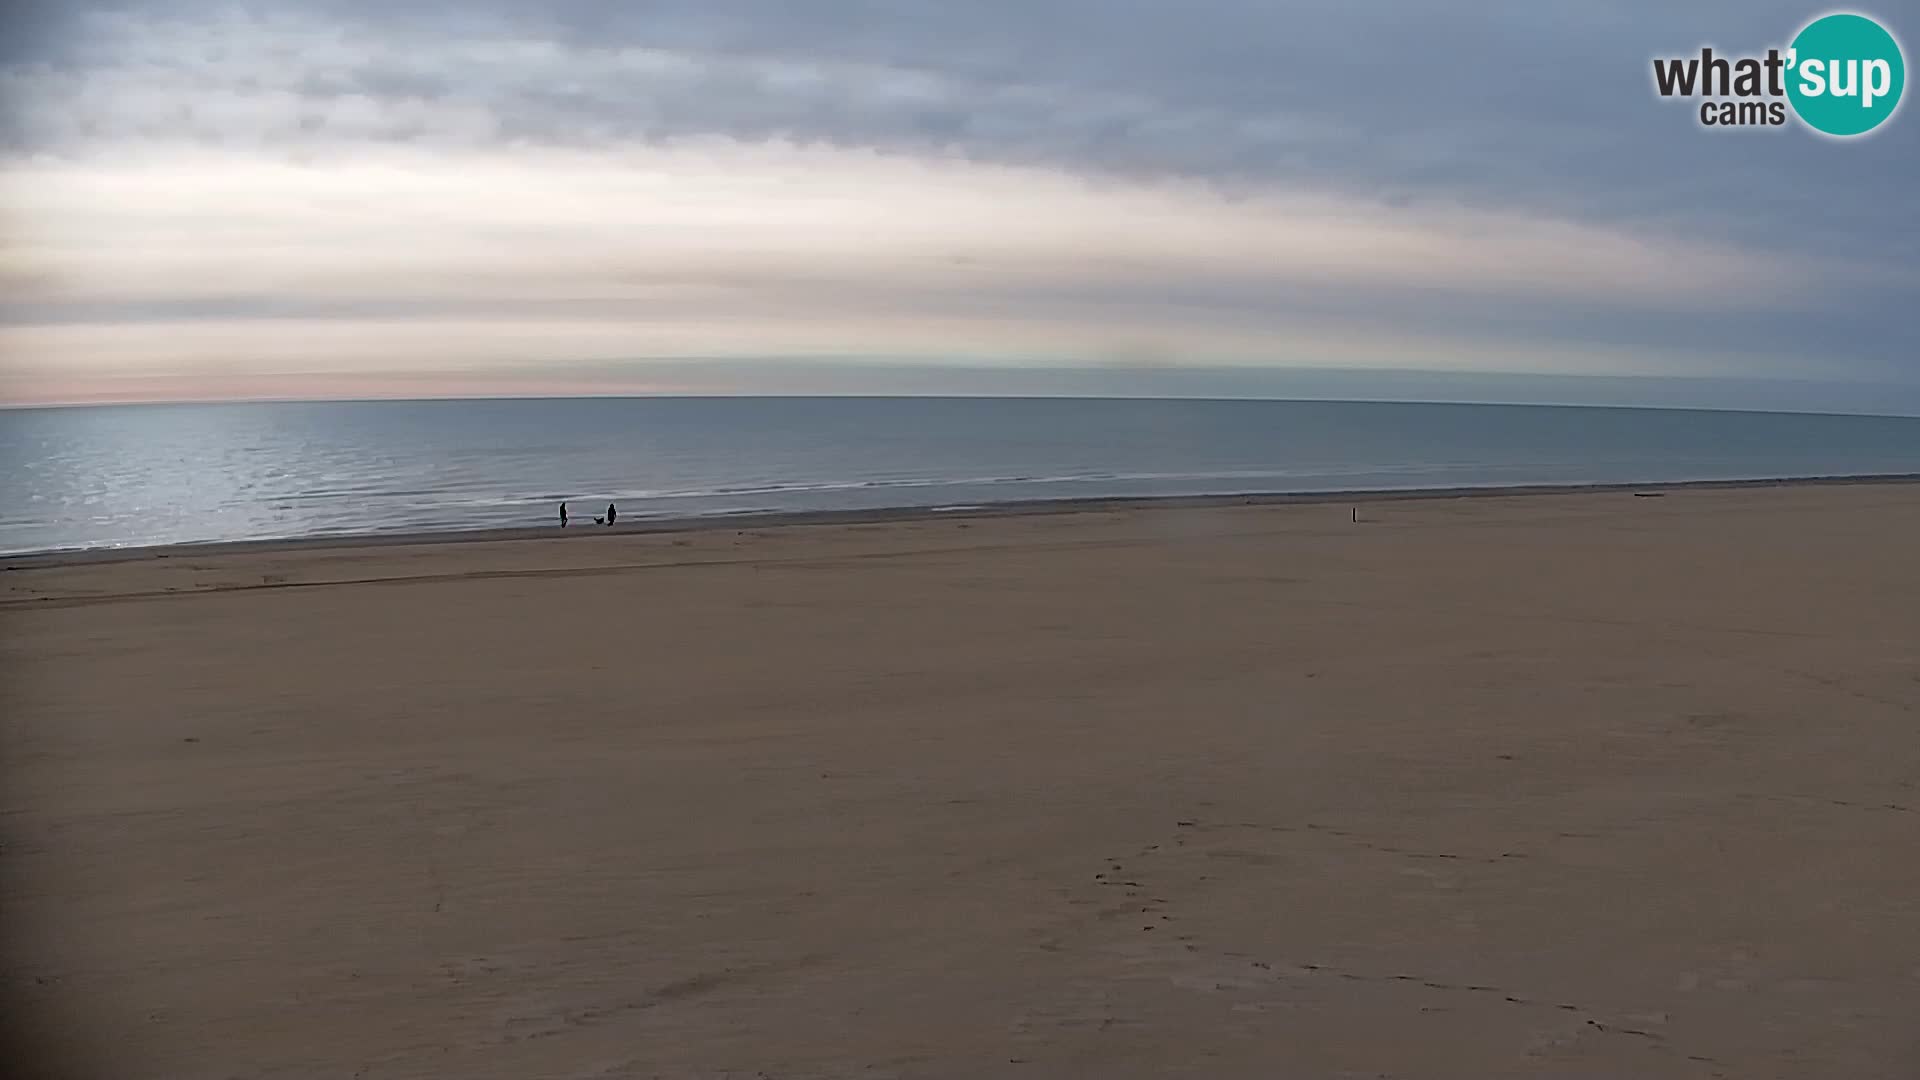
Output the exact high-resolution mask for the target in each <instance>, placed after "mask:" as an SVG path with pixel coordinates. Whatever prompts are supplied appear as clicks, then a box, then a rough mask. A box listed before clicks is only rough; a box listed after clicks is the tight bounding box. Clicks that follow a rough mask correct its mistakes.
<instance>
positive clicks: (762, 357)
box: [0, 0, 1920, 399]
mask: <svg viewBox="0 0 1920 1080" xmlns="http://www.w3.org/2000/svg"><path fill="white" fill-rule="evenodd" d="M536 7H538V10H533V9H535V8H536ZM1809 14H1811V12H1807V11H1801V10H1799V9H1797V8H1794V7H1791V6H1787V5H1780V4H1771V3H1763V4H1753V3H1746V4H1738V5H1736V4H1732V3H1723V4H1706V5H1693V6H1690V7H1689V9H1688V10H1687V11H1685V12H1679V13H1675V12H1669V11H1666V10H1665V9H1664V6H1662V5H1657V4H1651V3H1648V4H1623V5H1611V6H1607V7H1604V8H1596V7H1594V6H1591V5H1575V4H1565V3H1551V2H1550V3H1527V4H1522V3H1489V2H1481V3H1474V4H1467V5H1456V6H1450V7H1448V8H1446V9H1445V10H1444V11H1443V10H1440V9H1437V8H1433V7H1432V6H1431V5H1423V4H1415V3H1412V2H1411V0H1400V2H1397V3H1377V2H1376V3H1356V4H1352V5H1343V6H1341V7H1340V8H1339V9H1338V10H1337V11H1336V10H1332V9H1329V10H1320V11H1313V10H1308V11H1300V10H1292V9H1291V8H1290V6H1285V5H1259V4H1247V3H1239V2H1230V0H1207V2H1200V3H1192V4H1185V5H1167V6H1164V7H1153V8H1147V9H1144V10H1142V9H1141V8H1138V7H1135V6H1131V5H1129V6H1125V7H1124V8H1123V7H1122V6H1120V5H1112V4H1104V3H1092V2H1078V0H1054V2H1050V3H1021V4H1014V3H1000V2H997V0H988V2H978V3H971V4H965V5H957V4H946V3H933V2H926V3H886V4H880V3H853V2H845V3H820V4H808V5H791V4H776V3H771V2H767V3H761V2H758V0H753V2H735V3H726V4H712V3H670V2H659V3H645V4H621V5H613V4H584V3H582V4H555V5H541V6H535V5H510V4H504V3H502V4H487V3H481V4H473V5H466V6H464V7H461V8H460V9H458V11H457V12H456V13H449V11H448V10H447V9H445V8H444V7H442V6H440V5H409V4H405V3H399V4H395V3H384V4H371V3H357V2H345V0H342V2H333V3H326V2H311V3H303V4H291V3H276V4H220V5H211V4H205V5H203V4H195V3H185V2H172V3H169V2H151V3H119V4H74V5H54V4H16V5H11V6H9V8H8V11H7V19H8V29H9V31H10V32H9V33H7V34H5V35H0V36H4V37H5V38H6V39H7V40H8V41H9V42H10V44H8V45H7V46H5V47H4V48H0V101H4V102H5V103H6V105H5V112H4V118H3V119H0V208H4V212H5V214H6V218H5V220H4V223H3V224H0V351H3V352H4V354H5V363H6V368H7V380H8V381H7V390H6V392H7V393H9V395H10V396H12V397H14V398H16V399H38V398H60V397H67V398H78V397H97V396H100V395H102V394H103V393H104V394H107V395H109V396H111V394H112V390H113V387H115V386H116V385H118V386H121V387H125V388H128V393H129V395H132V396H141V395H146V394H153V393H156V392H155V391H152V390H151V389H150V388H152V387H154V386H167V385H174V386H179V385H188V384H190V385H193V386H195V387H199V388H202V389H199V390H196V391H194V392H195V393H213V394H215V395H218V393H219V392H220V391H219V389H218V388H219V387H220V386H221V385H222V380H226V381H227V384H228V385H230V386H240V385H241V384H242V383H245V384H246V385H248V386H252V385H257V384H259V382H260V380H262V379H265V380H268V384H269V385H271V380H273V379H276V378H277V379H280V380H281V385H284V386H286V387H299V386H315V385H323V386H329V387H348V388H351V387H352V386H353V385H355V382H354V380H355V379H356V378H359V379H361V380H362V382H363V383H364V384H365V385H367V386H374V385H375V383H376V381H381V380H384V382H383V383H382V385H395V382H394V380H396V379H397V380H400V381H401V382H402V383H404V384H405V385H408V386H427V387H431V388H438V390H439V391H441V392H456V393H457V392H461V390H462V388H463V387H465V388H468V389H472V388H477V387H483V386H490V385H495V384H496V383H497V382H498V381H499V380H502V379H504V380H506V382H507V383H508V384H510V385H522V386H525V385H555V386H565V387H567V388H569V389H575V390H578V389H582V388H584V389H588V390H591V389H593V388H594V387H596V386H604V387H606V388H609V389H620V388H629V389H630V388H633V387H635V386H639V387H642V388H646V387H653V386H661V387H671V386H677V385H685V384H686V380H685V379H684V378H680V379H677V380H676V379H665V378H660V379H652V380H649V378H648V376H647V372H648V370H655V371H657V372H659V371H665V370H667V368H666V367H664V366H663V365H666V364H668V362H671V363H672V364H673V365H677V366H676V367H675V368H674V370H681V369H682V368H683V367H684V365H685V364H686V363H688V362H697V361H699V360H701V359H703V358H705V359H710V360H715V361H719V360H728V359H730V360H734V361H738V360H741V359H756V358H757V359H758V360H759V361H761V363H760V365H759V366H757V367H756V366H754V365H751V364H749V365H746V366H741V365H739V364H734V365H732V366H720V365H718V364H717V363H716V365H715V366H712V367H710V368H709V369H708V370H710V371H711V372H714V373H720V372H730V373H732V374H731V378H733V379H734V382H732V383H726V382H724V381H722V383H721V388H723V389H734V390H739V391H744V392H752V391H753V390H755V389H756V385H755V384H756V382H758V383H760V384H762V385H763V386H766V387H777V386H778V385H784V384H779V380H776V379H771V378H768V377H765V376H764V374H763V375H762V376H755V375H753V374H752V372H754V371H760V372H763V373H764V372H766V371H768V370H770V369H769V368H767V367H766V363H768V362H771V359H772V358H808V357H812V358H827V357H831V358H848V357H851V358H857V359H859V360H862V361H864V362H866V363H867V364H882V365H890V366H893V367H915V366H917V367H918V368H919V369H920V370H921V371H922V373H923V375H924V374H927V373H932V372H937V371H941V370H946V369H948V368H950V367H951V366H952V365H955V364H970V365H973V366H975V367H978V368H982V369H986V370H1010V369H1020V368H1023V367H1024V368H1033V369H1039V368H1075V367H1080V368H1086V369H1088V370H1090V371H1093V372H1095V373H1098V372H1100V371H1107V370H1112V369H1113V368H1114V367H1115V366H1116V365H1118V366H1121V367H1124V366H1127V364H1128V363H1130V362H1131V361H1133V360H1137V359H1138V358H1142V357H1148V358H1152V360H1153V363H1155V364H1156V365H1187V366H1194V367H1207V368H1223V369H1241V368H1253V369H1268V368H1271V369H1287V368H1327V367H1332V368H1341V367H1349V368H1355V369H1362V368H1395V369H1419V370H1430V371H1459V372H1517V373H1536V374H1563V375H1565V374H1584V375H1592V376H1616V375H1639V376H1648V375H1669V376H1686V377H1721V378H1756V377H1757V378H1781V379H1815V380H1828V381H1835V382H1841V383H1889V384H1906V383H1913V384H1920V359H1916V357H1915V356H1914V344H1915V341H1916V338H1917V337H1920V335H1916V334H1915V332H1914V325H1915V324H1914V321H1913V318H1912V314H1911V313H1912V311H1913V310H1914V307H1915V301H1916V300H1920V256H1917V255H1916V254H1915V249H1914V245H1913V243H1912V238H1913V237H1914V236H1916V235H1920V221H1917V220H1916V214H1915V211H1914V210H1913V208H1912V204H1913V200H1912V198H1911V196H1910V195H1907V194H1905V191H1904V189H1905V186H1906V183H1907V182H1908V181H1910V179H1911V177H1912V175H1914V166H1915V165H1917V164H1920V151H1917V150H1916V139H1915V136H1914V134H1913V131H1914V129H1913V128H1912V125H1911V124H1910V123H1907V122H1906V121H1907V120H1908V119H1910V118H1908V117H1905V116H1903V117H1901V118H1899V119H1898V120H1896V122H1895V123H1894V124H1893V126H1892V127H1891V128H1890V129H1889V130H1887V131H1886V132H1884V133H1882V134H1878V135H1876V136H1875V137H1873V138H1871V139H1868V140H1863V141H1859V142H1855V143H1847V144H1836V143H1831V142H1827V141H1823V140H1818V139H1814V138H1812V137H1810V136H1808V135H1807V134H1806V133H1804V132H1799V131H1769V132H1748V133H1713V132H1707V131H1703V130H1702V129H1700V128H1699V127H1698V126H1697V125H1696V124H1695V123H1694V122H1693V120H1692V118H1691V116H1689V115H1683V114H1682V113H1680V112H1678V111H1676V110H1675V109H1674V108H1673V107H1672V103H1668V102H1660V101H1657V100H1656V99H1655V98H1654V97H1653V96H1652V94H1651V93H1650V92H1649V90H1648V88H1647V74H1646V69H1647V58H1648V57H1650V56H1651V55H1653V54H1654V53H1656V52H1673V51H1683V50H1686V49H1688V48H1695V47H1697V46H1698V45H1699V44H1700V43H1701V42H1703V41H1710V42H1715V43H1720V44H1723V45H1724V46H1725V47H1727V48H1747V49H1764V48H1765V47H1766V46H1767V45H1769V44H1777V43H1780V42H1782V41H1784V40H1785V39H1786V37H1788V36H1789V35H1790V34H1791V33H1792V31H1793V30H1794V29H1795V28H1796V27H1797V26H1798V25H1799V24H1800V22H1802V21H1804V20H1805V18H1806V17H1807V16H1808V15H1809ZM869 370H870V368H869ZM182 379H185V380H187V382H185V383H183V382H182V381H181V380H182ZM542 380H545V382H544V383H542ZM697 381H700V382H702V384H703V385H704V384H708V383H713V382H714V381H715V380H712V379H707V380H697ZM1091 385H1093V386H1095V387H1097V386H1098V385H1099V381H1098V379H1095V380H1093V381H1092V384H1091ZM1114 385H1118V384H1117V383H1115V384H1114ZM208 387H211V388H212V389H205V388H208ZM143 388H145V389H143ZM936 388H937V387H936ZM159 396H166V395H165V394H164V393H162V394H159Z"/></svg>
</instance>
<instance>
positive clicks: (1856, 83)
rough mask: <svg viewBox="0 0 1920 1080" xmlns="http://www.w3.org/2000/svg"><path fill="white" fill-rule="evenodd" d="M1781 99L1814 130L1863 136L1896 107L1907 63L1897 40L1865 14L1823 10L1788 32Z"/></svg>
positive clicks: (1841, 135) (1903, 84)
mask: <svg viewBox="0 0 1920 1080" xmlns="http://www.w3.org/2000/svg"><path fill="white" fill-rule="evenodd" d="M1787 65H1788V76H1787V99H1788V100H1789V101H1791V102H1792V103H1793V111H1794V112H1795V113H1798V114H1799V116H1800V119H1801V120H1803V121H1805V122H1806V124H1807V126H1808V127H1811V128H1813V129H1814V130H1815V131H1819V132H1823V133H1825V134H1828V135H1836V136H1840V137H1842V138H1845V137H1847V136H1851V135H1865V134H1866V133H1867V132H1869V131H1872V130H1873V129H1874V128H1877V127H1879V126H1880V125H1881V124H1883V123H1885V122H1886V119H1887V118H1888V117H1889V116H1892V115H1893V111H1894V110H1895V109H1897V108H1899V107H1900V91H1901V90H1903V89H1905V88H1906V85H1907V63H1906V59H1905V57H1903V56H1901V55H1900V43H1899V42H1897V41H1895V40H1894V39H1893V35H1892V34H1890V33H1888V32H1887V29H1886V28H1885V27H1883V26H1881V25H1880V24H1879V23H1877V22H1874V21H1873V20H1872V19H1869V18H1867V17H1866V16H1865V15H1854V14H1850V13H1846V14H1836V15H1825V16H1822V17H1821V18H1818V19H1815V20H1813V21H1812V22H1810V23H1808V24H1807V25H1806V28H1805V29H1803V30H1801V31H1800V33H1799V34H1798V35H1797V36H1795V37H1794V39H1793V45H1792V46H1791V48H1790V50H1789V51H1788V54H1787Z"/></svg>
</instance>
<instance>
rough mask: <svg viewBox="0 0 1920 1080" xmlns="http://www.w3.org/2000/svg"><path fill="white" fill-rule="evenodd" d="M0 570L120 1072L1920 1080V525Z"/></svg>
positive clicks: (1299, 516) (1126, 512) (1780, 515)
mask: <svg viewBox="0 0 1920 1080" xmlns="http://www.w3.org/2000/svg"><path fill="white" fill-rule="evenodd" d="M1348 512H1349V511H1348V505H1347V504H1346V503H1344V502H1343V503H1275V504H1268V505H1254V506H1232V505H1227V504H1226V503H1224V502H1220V501H1214V502H1209V503H1193V504H1186V505H1179V506H1161V507H1112V508H1078V509H1072V510H1065V509H1061V510H1057V511H1056V512H1051V513H1046V514H1024V515H993V516H985V517H954V516H921V517H913V518H905V519H899V520H872V521H855V522H835V523H815V524H783V525H774V524H769V523H764V522H761V523H753V524H752V525H750V526H747V527H742V528H715V527H708V528H703V529H700V530H696V531H687V532H671V531H669V532H646V531H638V530H636V531H631V532H626V531H623V532H620V533H617V534H615V535H607V534H606V532H604V531H602V532H591V531H588V530H581V531H578V532H576V530H571V529H570V530H568V535H565V536H559V535H551V536H547V537H543V538H533V539H514V540H505V539H502V540H492V541H485V542H470V543H441V542H425V541H419V542H412V543H406V544H382V545H362V546H355V545H344V546H343V545H291V546H272V545H269V546H256V547H247V548H235V549H175V550H173V551H169V552H149V553H142V554H141V555H139V556H138V557H135V558H128V559H116V560H108V561H102V560H99V559H89V558H79V559H74V558H68V559H54V560H48V559H26V560H21V559H13V560H6V561H5V563H4V565H6V566H8V567H10V568H11V569H8V570H6V571H5V572H4V573H0V630H3V631H4V640H3V641H0V645H3V647H4V649H5V654H4V660H5V664H6V671H7V673H8V675H9V676H10V678H9V682H8V689H7V692H8V695H9V707H8V708H7V709H6V711H5V712H6V720H5V721H4V735H5V747H6V754H7V760H6V772H5V776H4V779H5V781H6V784H5V788H4V793H3V794H4V800H5V801H4V810H5V817H4V819H0V828H4V840H5V843H6V851H5V855H6V859H5V871H6V875H7V876H6V878H5V890H6V891H5V904H6V906H5V910H6V912H7V913H8V917H7V922H8V929H9V930H10V931H11V932H12V933H13V935H14V936H13V940H12V941H11V942H10V945H9V947H10V951H11V953H12V956H11V962H10V963H9V964H8V965H7V968H8V970H7V974H6V977H7V979H8V980H9V985H8V995H9V997H8V1004H9V1006H10V1007H11V1009H12V1010H13V1011H14V1012H15V1013H16V1015H18V1016H25V1017H28V1018H29V1019H30V1021H31V1024H30V1028H31V1030H32V1031H33V1032H35V1033H37V1034H38V1035H40V1036H41V1037H42V1038H43V1040H44V1044H45V1046H46V1047H48V1048H50V1050H51V1051H54V1052H57V1053H59V1054H61V1055H63V1056H64V1057H65V1058H66V1060H68V1061H69V1062H71V1063H72V1064H73V1066H74V1075H112V1076H117V1077H196V1078H197V1077H207V1078H213V1077H222V1078H224V1077H234V1076H247V1077H348V1076H357V1077H367V1078H397V1077H430V1076H462V1077H501V1078H507V1077H531V1076H541V1077H546V1076H552V1077H626V1076H636V1077H651V1076H662V1077H682V1076H687V1077H756V1076H767V1077H779V1078H782V1080H791V1078H797V1077H846V1076H868V1077H888V1076H895V1077H974V1076H1007V1077H1053V1076H1102V1077H1133V1076H1138V1077H1148V1076H1169V1075H1186V1076H1207V1077H1219V1076H1235V1077H1239V1076H1245V1077H1267V1076H1302V1077H1333V1076H1366V1077H1377V1076H1381V1075H1386V1076H1420V1077H1463V1078H1464V1077H1504V1076H1513V1077H1519V1076H1529V1077H1532V1076H1553V1077H1610V1078H1611V1077H1622V1076H1634V1077H1701V1078H1706V1077H1714V1076H1725V1077H1740V1078H1747V1077H1808V1078H1813V1077H1822V1078H1824V1077H1837V1076H1845V1077H1859V1078H1869V1077H1888V1078H1893V1077H1900V1078H1906V1077H1911V1076H1913V1075H1915V1074H1916V1072H1920V1036H1916V1035H1915V1034H1914V1030H1915V1028H1914V1017H1915V1016H1916V1015H1920V859H1916V858H1915V857H1914V855H1913V853H1914V852H1916V851H1920V558H1916V557H1915V555H1914V552H1915V551H1916V550H1920V488H1917V487H1914V486H1910V485H1893V484H1888V485H1876V484H1866V485H1847V486H1776V487H1761V488H1739V489H1678V490H1670V491H1667V492H1665V493H1664V494H1663V495H1662V496H1661V497H1659V498H1636V497H1634V496H1633V495H1632V494H1631V493H1628V492H1624V491H1596V492H1588V493H1577V494H1539V495H1530V496H1524V497H1519V496H1515V497H1504V496H1503V497H1485V496H1483V497H1475V498H1446V499H1420V500H1395V501H1381V502H1367V503H1363V504H1361V505H1360V506H1359V517H1360V521H1359V522H1358V523H1353V522H1350V521H1349V520H1348Z"/></svg>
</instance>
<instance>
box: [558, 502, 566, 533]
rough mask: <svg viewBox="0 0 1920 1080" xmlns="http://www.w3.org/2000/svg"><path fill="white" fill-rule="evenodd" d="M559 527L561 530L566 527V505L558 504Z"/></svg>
mask: <svg viewBox="0 0 1920 1080" xmlns="http://www.w3.org/2000/svg"><path fill="white" fill-rule="evenodd" d="M560 527H561V528H563V529H564V528H566V527H567V504H566V503H561V504H560Z"/></svg>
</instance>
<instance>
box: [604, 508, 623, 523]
mask: <svg viewBox="0 0 1920 1080" xmlns="http://www.w3.org/2000/svg"><path fill="white" fill-rule="evenodd" d="M619 513H620V511H618V510H615V509H614V508H613V504H612V503H608V504H607V524H609V525H611V524H613V519H614V518H615V517H616V516H617V515H618V514H619Z"/></svg>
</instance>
